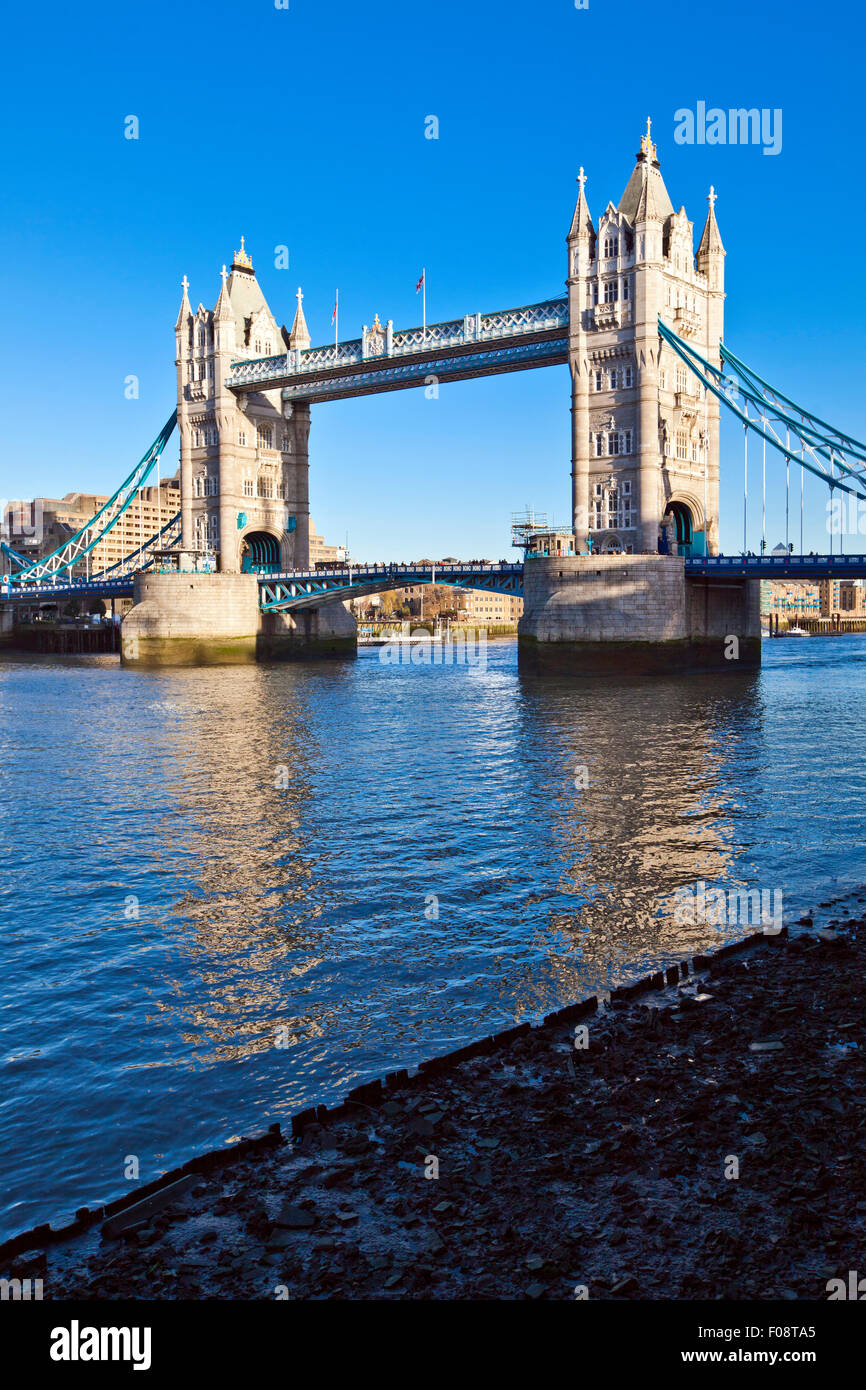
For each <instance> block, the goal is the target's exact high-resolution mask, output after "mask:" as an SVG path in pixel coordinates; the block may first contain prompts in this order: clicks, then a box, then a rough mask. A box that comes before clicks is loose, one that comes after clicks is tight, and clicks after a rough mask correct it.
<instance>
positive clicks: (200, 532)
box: [175, 237, 310, 574]
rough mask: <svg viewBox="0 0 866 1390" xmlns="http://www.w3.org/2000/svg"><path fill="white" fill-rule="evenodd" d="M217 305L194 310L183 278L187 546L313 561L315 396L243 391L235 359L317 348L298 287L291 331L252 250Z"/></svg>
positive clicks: (257, 562) (242, 559)
mask: <svg viewBox="0 0 866 1390" xmlns="http://www.w3.org/2000/svg"><path fill="white" fill-rule="evenodd" d="M222 281H223V283H222V288H221V290H220V292H219V297H218V298H217V301H216V304H215V305H214V307H213V309H206V308H205V307H204V305H203V304H199V306H198V309H196V310H195V311H193V309H192V306H191V304H190V301H189V297H188V294H187V290H188V281H187V279H186V277H184V281H183V298H182V300H181V306H180V312H179V314H178V317H177V323H176V324H175V336H176V344H177V351H176V366H177V412H178V427H179V431H180V470H181V516H182V545H183V548H184V549H185V550H191V549H196V550H204V549H208V550H211V551H213V552H214V553H215V554H216V557H217V561H218V568H219V569H220V571H222V572H223V573H227V574H233V573H238V572H239V571H243V570H250V569H253V568H257V569H261V568H268V569H272V570H274V571H277V570H287V569H292V568H305V567H306V566H307V565H308V564H309V558H310V554H309V552H310V539H309V537H310V526H309V518H310V505H309V433H310V407H309V405H308V404H294V405H293V404H292V403H291V402H288V401H286V402H283V401H282V400H281V398H280V392H279V390H273V391H260V392H254V393H250V394H247V395H243V396H236V395H235V394H234V393H233V392H232V391H230V390H229V389H228V387H227V386H226V384H225V382H226V378H227V376H228V374H229V369H230V367H231V364H232V362H236V361H238V360H240V359H246V360H248V361H253V360H255V359H257V358H263V357H272V356H274V355H276V354H279V353H283V352H285V353H286V354H288V353H290V352H292V351H294V350H296V349H299V350H304V349H306V348H308V347H309V346H310V335H309V332H308V331H307V325H306V321H305V319H304V311H303V305H302V300H303V295H302V294H301V291H300V290H298V307H297V311H296V313H295V318H294V322H293V324H292V328H291V330H287V329H286V328H285V326H283V327H280V326H279V325H278V324H277V320H276V319H275V318H274V315H273V314H272V312H271V310H270V308H269V307H268V304H267V301H266V300H265V297H264V295H263V293H262V290H261V288H260V286H259V283H258V281H257V279H256V274H255V270H254V268H253V263H252V259H251V257H250V256H249V254H248V252H247V251H246V250H245V248H244V239H243V237H241V246H240V250H239V251H237V252H236V253H235V257H234V260H233V261H232V266H231V271H230V272H229V271H227V270H226V267H225V266H223V268H222Z"/></svg>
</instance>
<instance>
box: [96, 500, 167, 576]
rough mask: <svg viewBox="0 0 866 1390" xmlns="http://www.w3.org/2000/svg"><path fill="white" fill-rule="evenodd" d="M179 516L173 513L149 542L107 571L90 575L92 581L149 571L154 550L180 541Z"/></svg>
mask: <svg viewBox="0 0 866 1390" xmlns="http://www.w3.org/2000/svg"><path fill="white" fill-rule="evenodd" d="M180 532H181V514H180V512H175V514H174V516H172V517H170V518H169V519H168V521H167V522H166V523H165V525H164V526H163V527H162V529H161V530H160V531H157V532H156V533H155V534H154V535H153V536H151V537H150V539H149V540H146V541H144V543H143V544H142V545H140V546H139V547H138V549H137V550H132V551H130V553H129V554H128V555H124V556H123V558H122V559H120V560H117V561H116V562H115V563H114V564H113V565H109V566H108V569H105V570H100V571H99V573H98V574H94V575H91V578H92V579H108V578H111V577H112V576H113V577H119V576H120V575H122V574H140V573H142V572H143V571H144V570H149V569H150V568H151V567H152V565H153V563H154V556H153V554H152V552H153V551H154V550H165V549H167V548H168V546H170V545H174V544H175V543H176V542H177V541H179V540H180Z"/></svg>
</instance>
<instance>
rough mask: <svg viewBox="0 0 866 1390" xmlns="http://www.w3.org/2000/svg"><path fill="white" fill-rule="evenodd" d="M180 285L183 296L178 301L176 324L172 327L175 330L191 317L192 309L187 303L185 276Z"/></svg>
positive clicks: (187, 284)
mask: <svg viewBox="0 0 866 1390" xmlns="http://www.w3.org/2000/svg"><path fill="white" fill-rule="evenodd" d="M180 283H181V285H182V286H183V295H182V297H181V301H180V309H179V310H178V314H177V323H176V324H175V325H174V326H175V328H180V326H181V324H182V323H183V322H184V320H185V319H187V318H189V317H191V315H192V307H191V305H190V302H189V295H188V294H187V290H188V289H189V280H187V278H186V276H185V275H184V277H183V279H182V280H181V282H180Z"/></svg>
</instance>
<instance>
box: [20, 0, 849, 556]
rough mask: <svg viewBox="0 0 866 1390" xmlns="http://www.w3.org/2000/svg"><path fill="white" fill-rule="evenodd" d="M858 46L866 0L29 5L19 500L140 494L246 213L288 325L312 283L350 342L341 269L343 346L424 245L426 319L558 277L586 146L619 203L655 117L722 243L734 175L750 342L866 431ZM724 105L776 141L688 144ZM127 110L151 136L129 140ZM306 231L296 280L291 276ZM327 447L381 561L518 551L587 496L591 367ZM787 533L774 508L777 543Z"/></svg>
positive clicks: (307, 303) (348, 413)
mask: <svg viewBox="0 0 866 1390" xmlns="http://www.w3.org/2000/svg"><path fill="white" fill-rule="evenodd" d="M862 35H863V23H862V12H861V9H860V7H859V6H855V5H854V4H852V3H848V4H844V3H843V4H841V5H836V6H834V7H833V8H832V10H828V9H826V8H824V7H821V6H815V5H806V4H805V3H802V0H796V2H795V3H790V0H788V3H781V2H780V0H770V3H767V0H764V2H763V3H762V4H761V5H756V4H755V3H754V0H749V3H743V0H733V2H732V3H728V4H726V5H724V6H720V5H718V4H712V5H710V4H703V5H701V4H694V3H684V0H671V3H670V4H668V5H665V6H658V5H654V6H649V5H647V4H645V3H644V4H635V3H632V0H618V3H616V4H612V3H610V0H590V5H589V9H587V10H577V9H575V8H574V4H573V0H542V3H540V4H535V5H527V4H525V3H520V4H518V3H516V2H515V0H460V2H459V3H457V2H456V0H440V3H438V4H435V5H434V4H427V3H423V4H422V3H406V0H402V2H401V3H398V0H379V2H378V3H377V2H376V0H369V2H368V3H364V4H358V3H350V0H333V2H332V3H323V2H322V0H290V8H289V9H288V10H278V9H276V8H275V7H274V5H273V3H268V0H254V2H253V3H250V0H246V3H243V4H238V3H235V4H232V5H227V4H224V3H222V2H221V0H208V3H207V4H203V3H201V0H192V3H189V4H185V5H183V6H175V5H169V4H167V3H165V0H149V3H148V4H146V5H131V6H120V5H116V4H112V5H108V4H105V3H100V2H99V0H96V3H92V4H90V5H88V6H69V5H62V6H61V5H58V4H55V3H49V4H47V5H42V6H14V7H13V8H12V9H11V10H10V11H9V12H8V14H7V18H6V20H5V27H4V50H5V51H4V54H3V57H2V59H0V63H2V76H3V80H2V85H0V103H2V110H3V125H4V139H3V156H2V158H3V168H2V182H3V190H4V193H3V197H4V205H5V216H4V218H3V226H2V231H0V241H2V263H3V267H4V271H5V273H4V276H3V300H4V309H5V315H6V317H5V323H6V330H5V332H4V334H3V335H2V342H0V373H2V376H0V379H2V383H3V386H2V389H3V393H4V405H5V408H4V412H3V430H2V449H3V455H2V467H0V494H2V495H4V496H7V497H8V496H11V497H23V496H32V495H34V494H38V493H47V494H57V493H63V492H65V491H67V490H69V489H72V488H82V489H93V490H100V491H106V492H108V491H111V490H113V488H114V486H115V485H116V483H117V482H118V481H119V480H120V477H121V476H122V474H123V473H124V472H125V471H127V470H128V469H129V467H130V466H131V465H132V463H133V462H134V461H135V459H136V458H137V457H138V456H139V455H140V454H141V453H142V452H143V451H144V448H145V447H146V445H147V444H148V443H149V442H150V440H151V439H152V438H153V436H154V435H155V434H156V432H157V430H158V428H159V427H160V425H161V424H162V423H163V421H164V420H165V418H166V417H167V415H168V414H169V412H170V410H171V409H172V406H173V402H174V396H175V374H174V360H173V359H174V337H173V325H174V321H175V318H176V315H177V308H178V304H179V299H180V281H181V277H182V276H183V274H184V273H186V274H187V275H188V276H189V278H190V281H191V290H190V293H191V297H192V300H193V304H194V305H196V304H197V303H198V302H199V300H202V301H203V302H204V303H205V304H207V305H213V303H214V302H215V300H216V297H217V294H218V291H219V286H220V279H219V269H220V266H221V265H222V263H223V262H224V261H228V260H229V258H230V257H231V254H232V252H233V251H234V249H235V248H236V247H237V245H238V243H239V238H240V235H241V233H243V234H244V235H245V237H246V244H247V247H248V249H249V250H250V251H251V253H252V255H253V258H254V261H255V264H256V270H257V273H258V274H259V279H260V282H261V284H262V287H263V289H264V291H265V294H266V296H267V298H268V300H269V302H270V304H271V307H272V309H273V311H274V313H275V314H276V316H277V318H278V320H281V321H283V320H284V321H286V322H289V323H290V322H291V316H292V313H293V310H294V303H295V301H294V294H295V289H296V287H297V285H298V284H301V285H302V286H303V289H304V294H305V299H304V308H305V310H306V313H307V319H308V323H309V326H310V331H311V333H312V337H313V341H314V343H315V342H321V341H327V340H328V339H329V337H330V334H331V328H330V316H331V309H332V306H333V298H334V289H335V286H339V289H340V303H341V336H343V337H353V336H356V335H357V334H358V332H359V331H360V327H361V324H362V322H367V323H370V322H372V319H373V315H374V313H376V312H378V314H379V317H380V319H381V320H382V321H383V322H384V321H385V320H386V319H387V318H393V319H394V321H395V325H396V326H397V327H402V326H407V325H409V324H412V323H415V322H418V321H419V320H420V298H419V297H417V296H416V295H415V283H416V281H417V279H418V275H419V273H420V269H421V266H422V265H426V267H427V274H428V282H429V292H428V319H429V320H431V321H432V320H433V319H437V318H447V317H451V316H455V315H462V314H463V313H465V312H470V311H475V310H482V311H486V310H489V309H494V308H500V307H507V306H510V305H516V304H521V303H528V302H532V301H535V300H539V299H542V298H544V297H546V296H548V295H555V294H561V293H562V292H563V281H564V277H565V274H566V257H565V236H566V233H567V230H568V226H569V220H570V217H571V212H572V207H573V202H574V197H575V176H576V174H577V170H578V166H579V165H581V164H583V165H584V166H585V168H586V171H587V174H588V183H587V193H588V195H589V199H590V207H591V209H592V212H593V215H594V217H596V218H597V217H598V216H599V214H600V213H601V211H602V210H603V208H604V206H605V205H606V203H607V201H608V199H613V200H614V201H615V202H616V201H618V200H619V197H620V195H621V193H622V190H623V188H624V186H625V183H626V180H627V179H628V176H629V173H630V171H631V169H632V167H633V164H634V153H635V150H636V149H637V147H638V140H639V136H640V133H641V132H642V130H643V129H644V125H645V120H646V117H647V115H651V116H652V117H653V136H654V138H656V139H657V142H658V149H659V158H660V160H661V165H662V172H663V174H664V177H665V180H666V182H667V186H668V190H669V192H670V195H671V198H672V200H673V202H674V205H675V206H676V207H679V206H680V204H681V203H684V204H685V206H686V209H687V211H688V213H689V216H690V217H691V218H692V219H693V220H694V221H695V223H696V224H697V231H698V233H699V232H700V227H701V225H702V223H703V219H704V215H705V212H706V201H705V199H706V194H707V188H708V185H709V184H710V183H713V184H714V185H715V187H716V190H717V192H718V196H719V200H718V204H717V209H716V210H717V215H718V219H719V224H720V228H721V232H722V237H723V239H724V242H725V246H726V249H727V252H728V256H727V263H726V273H727V290H728V301H727V324H726V338H727V340H728V341H729V342H730V344H731V346H732V347H734V349H735V350H736V351H738V352H739V353H740V355H742V356H743V357H745V359H746V360H747V361H749V362H750V363H752V364H753V365H754V366H755V367H756V368H757V369H758V370H759V371H760V372H761V373H762V375H764V376H766V377H768V378H769V379H770V380H772V381H773V382H774V383H776V384H777V385H778V386H779V387H780V388H781V389H782V390H784V391H786V393H787V394H789V395H792V396H794V397H795V398H798V399H802V400H803V401H804V402H805V403H806V404H807V405H809V406H811V408H813V409H814V410H815V411H816V412H817V413H818V414H820V415H822V416H825V417H826V418H829V419H831V420H832V421H834V423H837V424H838V425H839V426H840V427H842V428H844V429H847V430H848V431H849V432H851V433H853V434H854V435H856V436H859V437H861V438H862V437H863V436H864V435H866V405H864V391H863V385H862V383H863V375H864V332H863V322H864V304H863V299H864V278H863V275H862V271H861V267H860V255H861V242H862V226H863V213H864V207H863V202H864V195H863V189H864V180H863V177H862V174H861V172H860V169H861V163H862V151H861V145H862V142H863V139H864V135H863V121H862V115H861V101H862V90H863V57H864V52H863V48H864V45H863V40H862ZM699 100H703V101H705V102H706V103H707V105H708V106H720V107H723V108H728V107H729V106H747V107H751V106H756V107H759V108H763V107H767V108H776V107H780V108H782V111H783V144H782V151H781V153H780V154H779V155H778V156H776V157H767V156H764V155H763V154H762V152H761V150H760V148H757V147H739V146H734V147H727V146H717V147H709V146H706V145H705V146H697V145H696V146H677V145H676V144H675V143H674V141H673V130H674V112H675V111H676V110H677V109H678V108H680V107H691V108H694V107H695V105H696V103H697V102H698V101H699ZM129 114H134V115H137V116H138V117H139V120H140V139H139V140H138V141H128V140H125V139H124V138H123V123H124V118H125V117H126V116H127V115H129ZM431 114H433V115H436V116H438V118H439V121H440V138H439V139H438V140H437V141H433V140H426V139H425V138H424V119H425V117H426V116H428V115H431ZM281 243H285V244H287V245H288V246H289V248H290V255H291V264H290V268H289V269H288V271H285V270H275V269H274V266H273V261H274V252H273V248H274V247H275V246H277V245H279V244H281ZM131 373H134V374H135V375H137V376H138V377H139V378H140V382H141V394H140V399H139V400H137V401H127V400H125V399H124V391H123V383H124V378H125V377H126V376H127V375H129V374H131ZM740 433H741V432H740V431H739V429H738V427H737V426H736V425H735V424H733V423H732V424H730V425H728V426H727V427H726V429H725V433H724V437H723V467H724V473H723V500H722V544H723V548H725V549H733V548H736V547H737V546H738V545H739V544H740V543H741V536H742V502H741V497H742V476H741V475H742V462H741V455H742V445H741V440H740V438H739V437H738V436H739V434H740ZM310 443H311V480H310V481H311V499H312V509H313V515H314V519H315V521H316V524H317V527H318V529H319V531H320V532H322V533H323V534H324V535H325V536H326V537H327V538H329V539H331V540H335V541H336V540H342V539H343V538H344V536H345V533H346V532H347V531H348V533H349V538H350V542H351V545H352V549H353V551H354V552H355V553H356V554H358V555H359V557H362V558H363V557H368V558H385V557H395V558H401V557H402V558H411V557H417V556H418V555H421V554H425V555H430V554H433V555H444V554H456V555H463V556H467V557H469V556H472V555H481V554H483V555H487V556H490V557H493V558H496V557H499V556H504V555H508V554H510V553H511V552H510V549H509V518H510V513H511V511H512V510H514V509H517V508H519V507H521V506H523V505H524V504H526V503H532V504H534V505H535V506H536V507H538V508H543V509H547V510H548V511H549V512H551V513H555V514H556V515H557V516H560V517H566V516H567V515H568V510H569V466H570V464H569V455H570V450H569V389H568V377H567V371H566V368H564V367H561V368H548V369H546V370H544V371H534V372H526V373H517V374H514V375H509V376H504V377H498V378H492V379H489V380H486V381H475V382H464V383H458V384H454V385H450V386H444V387H443V388H442V390H441V395H440V398H439V400H438V401H427V400H425V398H424V395H423V392H421V391H411V392H409V391H407V392H395V393H391V394H386V395H382V396H377V397H371V398H366V399H361V400H356V401H347V402H339V403H333V404H324V405H320V406H314V407H313V429H312V434H311V441H310ZM169 457H170V459H171V467H172V468H173V467H174V461H175V459H176V445H175V442H174V441H172V443H171V444H170V446H169ZM771 476H772V477H773V479H775V480H778V479H779V478H781V477H783V466H782V465H781V463H780V464H778V465H776V464H775V463H774V464H773V469H772V475H771ZM754 496H755V501H756V507H757V510H756V513H755V518H756V524H755V526H754V527H753V530H752V534H751V536H750V543H753V544H754V545H755V548H756V547H757V543H758V539H759V528H760V498H759V495H758V493H757V490H756V491H755V493H754ZM812 514H813V517H814V521H813V524H812V526H811V529H807V536H806V540H807V546H808V545H809V544H813V545H815V546H816V547H817V546H819V545H820V546H821V548H824V544H823V542H824V533H823V529H822V527H823V516H824V512H823V501H822V500H821V499H820V498H819V497H818V494H817V488H816V489H815V491H814V496H813V506H812ZM783 529H784V514H783V507H782V508H780V507H775V508H773V509H772V510H771V514H770V524H769V526H768V533H769V537H768V538H769V541H770V543H771V544H772V543H774V541H775V540H777V539H778V538H779V535H781V534H782V532H783Z"/></svg>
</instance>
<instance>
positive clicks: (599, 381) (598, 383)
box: [595, 372, 604, 391]
mask: <svg viewBox="0 0 866 1390" xmlns="http://www.w3.org/2000/svg"><path fill="white" fill-rule="evenodd" d="M595 389H596V391H603V390H604V372H596V374H595Z"/></svg>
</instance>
